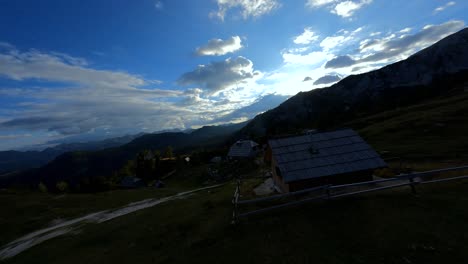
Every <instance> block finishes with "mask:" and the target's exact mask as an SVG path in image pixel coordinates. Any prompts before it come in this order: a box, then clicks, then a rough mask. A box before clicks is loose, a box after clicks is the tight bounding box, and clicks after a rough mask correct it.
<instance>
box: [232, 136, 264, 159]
mask: <svg viewBox="0 0 468 264" xmlns="http://www.w3.org/2000/svg"><path fill="white" fill-rule="evenodd" d="M256 146H258V144H257V143H255V142H254V141H252V140H239V141H237V142H236V143H234V144H233V145H232V146H231V148H230V149H229V153H228V156H230V157H250V156H252V152H253V150H254V147H256Z"/></svg>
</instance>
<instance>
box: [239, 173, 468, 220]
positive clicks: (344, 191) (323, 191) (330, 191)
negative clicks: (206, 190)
mask: <svg viewBox="0 0 468 264" xmlns="http://www.w3.org/2000/svg"><path fill="white" fill-rule="evenodd" d="M463 170H468V166H461V167H451V168H444V169H437V170H430V171H424V172H416V173H408V174H400V175H398V176H396V177H393V178H389V179H382V180H374V181H367V182H358V183H351V184H343V185H324V186H319V187H314V188H309V189H305V190H301V191H297V192H290V193H284V194H278V195H272V196H267V197H262V198H257V199H251V200H241V199H240V197H241V192H240V191H241V189H240V187H241V180H240V179H237V185H236V189H235V191H234V197H233V199H232V203H233V205H234V210H233V214H232V217H233V220H232V222H233V223H237V222H238V221H239V219H240V218H242V217H247V216H251V215H256V214H260V213H264V212H268V211H271V210H275V209H279V208H285V207H290V206H295V205H299V204H303V203H308V202H312V201H317V200H329V199H336V198H341V197H347V196H353V195H359V194H363V193H369V192H376V191H382V190H387V189H392V188H398V187H403V186H410V187H411V191H412V192H413V194H416V186H417V185H419V184H430V183H440V182H446V181H453V180H461V179H468V175H465V176H457V177H450V178H442V179H435V180H433V179H430V180H424V178H425V177H428V176H433V175H437V174H439V173H445V172H454V171H463ZM366 186H370V187H371V188H362V187H366ZM351 188H358V190H353V191H349V189H351ZM311 194H312V195H311ZM306 195H308V197H305V198H303V199H298V198H300V197H301V196H306ZM288 197H294V198H296V200H295V201H289V202H286V203H282V204H276V205H272V206H269V207H265V208H261V209H257V210H253V211H248V212H241V211H240V206H242V205H247V204H256V203H264V202H269V201H274V200H281V199H283V198H288Z"/></svg>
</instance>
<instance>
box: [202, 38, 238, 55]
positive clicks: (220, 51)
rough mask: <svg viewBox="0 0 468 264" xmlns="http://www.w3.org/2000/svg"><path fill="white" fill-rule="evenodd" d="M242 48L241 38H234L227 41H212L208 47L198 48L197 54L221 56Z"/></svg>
mask: <svg viewBox="0 0 468 264" xmlns="http://www.w3.org/2000/svg"><path fill="white" fill-rule="evenodd" d="M241 48H242V43H241V38H240V37H239V36H233V37H230V38H228V39H226V40H222V39H212V40H210V41H208V43H207V44H206V45H204V46H202V47H199V48H197V50H196V54H197V55H199V56H220V55H225V54H228V53H232V52H235V51H238V50H239V49H241Z"/></svg>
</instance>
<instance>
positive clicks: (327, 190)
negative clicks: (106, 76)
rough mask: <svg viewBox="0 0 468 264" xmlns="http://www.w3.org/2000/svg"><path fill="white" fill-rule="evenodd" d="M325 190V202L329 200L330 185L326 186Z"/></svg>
mask: <svg viewBox="0 0 468 264" xmlns="http://www.w3.org/2000/svg"><path fill="white" fill-rule="evenodd" d="M325 188H326V189H325V190H326V192H327V200H330V185H327V187H325Z"/></svg>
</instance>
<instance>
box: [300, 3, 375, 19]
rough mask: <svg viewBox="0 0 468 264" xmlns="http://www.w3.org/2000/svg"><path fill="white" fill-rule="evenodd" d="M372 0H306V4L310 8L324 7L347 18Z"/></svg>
mask: <svg viewBox="0 0 468 264" xmlns="http://www.w3.org/2000/svg"><path fill="white" fill-rule="evenodd" d="M372 1H373V0H360V1H358V0H354V1H350V0H348V1H342V0H308V1H307V2H306V6H308V7H310V8H321V7H325V8H327V9H328V10H330V12H331V13H332V14H336V15H338V16H341V17H343V18H348V17H351V16H352V15H354V13H355V12H356V11H357V10H359V9H361V8H362V7H364V6H365V5H369V4H371V3H372Z"/></svg>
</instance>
